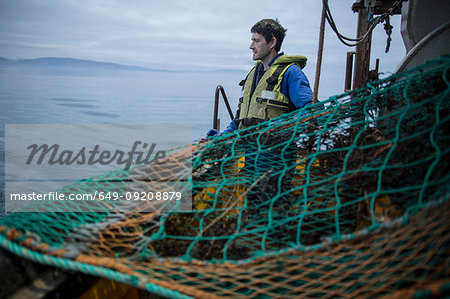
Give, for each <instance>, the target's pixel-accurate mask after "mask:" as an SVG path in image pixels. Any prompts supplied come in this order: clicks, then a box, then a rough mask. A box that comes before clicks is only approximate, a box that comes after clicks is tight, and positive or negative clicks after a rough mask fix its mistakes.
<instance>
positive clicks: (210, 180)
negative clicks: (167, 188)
mask: <svg viewBox="0 0 450 299" xmlns="http://www.w3.org/2000/svg"><path fill="white" fill-rule="evenodd" d="M449 64H450V57H448V56H444V57H441V58H439V59H436V60H432V61H429V62H427V63H426V64H424V65H422V66H420V67H417V68H414V69H412V70H409V71H407V72H403V73H400V74H395V75H393V76H391V77H389V78H386V79H383V80H380V81H377V82H372V83H370V84H367V85H366V86H365V87H364V88H361V89H358V90H353V91H350V92H348V93H345V94H342V95H338V96H334V97H331V98H329V99H328V100H326V101H323V102H321V103H320V104H316V105H313V106H310V107H306V108H304V109H301V110H297V111H295V112H292V113H290V114H284V115H282V116H281V117H279V118H277V119H275V120H272V121H268V122H264V123H261V124H259V125H257V126H253V127H249V128H246V129H242V130H237V131H234V132H232V133H229V134H225V135H222V136H218V137H213V138H210V139H209V140H207V141H202V142H198V143H194V144H192V145H188V146H185V147H182V148H177V149H172V150H170V151H168V152H167V153H168V156H169V157H172V160H173V161H175V162H176V161H178V162H179V163H183V164H186V161H185V160H184V159H180V157H184V156H185V155H186V153H189V155H191V154H192V159H190V161H189V167H192V207H193V209H192V212H177V211H169V212H162V211H153V212H146V206H145V205H141V204H140V203H139V202H134V203H133V204H132V205H130V204H125V203H124V202H121V201H117V202H108V203H106V202H105V201H98V203H96V204H98V205H103V206H104V205H106V206H107V207H108V209H107V210H105V211H102V212H66V213H54V212H42V206H39V211H40V212H27V213H13V214H9V215H7V216H6V217H4V218H3V219H0V232H1V233H0V238H1V240H0V241H1V242H0V244H1V246H2V247H4V248H6V249H8V250H10V251H13V252H15V253H16V254H19V255H21V256H23V257H27V258H30V259H34V260H37V261H40V262H43V263H47V264H51V265H56V266H58V267H62V268H67V269H72V270H77V271H82V272H86V273H90V274H96V275H98V276H104V277H107V278H110V279H115V280H119V281H125V282H127V283H129V284H132V285H135V286H139V287H140V288H144V289H147V290H149V291H152V292H155V293H158V294H161V295H167V296H171V297H174V296H175V297H183V296H185V295H187V296H194V297H208V298H210V297H214V296H231V297H238V296H247V297H255V298H256V297H257V298H269V297H276V296H286V297H291V296H301V297H318V296H321V297H336V296H383V295H392V294H396V295H403V294H409V295H413V294H416V295H417V294H422V295H423V294H428V295H430V294H431V295H436V294H440V293H445V292H448V291H449V282H450V280H449V269H450V267H449V266H450V265H449V262H450V260H449V251H450V249H449V241H450V230H449V221H448V219H449V216H450V215H449V203H448V199H449V188H450V176H449V171H448V170H449V149H450V147H449V141H450V140H449V132H450V122H449V120H450V116H449V106H450V104H449V100H448V99H449V85H450V84H449V80H448V74H449ZM181 166H183V167H185V166H186V165H181ZM181 166H180V167H181ZM146 167H147V168H146ZM169 177H171V176H170V174H167V173H162V172H158V171H157V169H149V168H148V166H146V165H137V166H135V167H134V168H131V169H130V170H128V171H124V170H120V171H116V172H110V173H106V174H104V175H101V176H96V177H92V178H90V179H86V180H83V181H79V182H75V183H73V184H72V185H70V186H66V187H64V188H63V189H64V190H66V191H67V190H76V191H77V192H86V193H93V192H94V191H105V192H111V191H114V192H118V193H120V194H124V193H125V192H129V190H134V189H133V188H131V187H130V186H131V185H132V184H133V183H135V182H136V181H139V182H140V183H141V184H140V186H143V185H142V182H145V184H144V186H145V185H146V184H147V185H149V184H150V183H151V182H152V181H158V182H161V181H164V180H167V181H168V184H173V183H174V182H173V178H172V179H171V180H169V179H168V178H169ZM180 180H181V178H180ZM144 189H145V188H144ZM66 204H67V205H70V204H72V205H75V204H76V203H73V202H67V203H66ZM146 205H148V203H146ZM36 209H38V207H37V206H36Z"/></svg>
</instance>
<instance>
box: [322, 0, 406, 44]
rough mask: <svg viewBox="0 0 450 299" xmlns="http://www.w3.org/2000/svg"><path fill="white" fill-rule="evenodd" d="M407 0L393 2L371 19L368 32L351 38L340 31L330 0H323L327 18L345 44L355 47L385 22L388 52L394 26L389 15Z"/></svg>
mask: <svg viewBox="0 0 450 299" xmlns="http://www.w3.org/2000/svg"><path fill="white" fill-rule="evenodd" d="M406 1H408V0H397V1H396V2H395V3H394V4H393V6H392V7H391V8H390V9H388V11H387V12H385V13H383V14H381V15H379V16H377V17H375V18H373V19H371V20H370V21H369V23H371V24H370V27H369V29H367V32H366V33H364V34H363V35H362V36H360V37H358V38H349V37H346V36H344V35H342V34H341V33H340V32H339V30H338V29H337V26H336V23H335V22H334V19H333V17H332V15H331V11H330V7H329V6H328V0H322V3H323V7H324V8H325V11H326V19H327V21H328V23H329V24H330V27H331V29H333V31H334V32H335V33H336V36H337V37H338V39H339V40H340V41H341V42H342V43H343V44H344V45H346V46H349V47H354V46H357V45H359V44H361V43H362V42H363V41H364V40H365V39H366V38H367V37H368V36H369V35H370V34H371V33H372V31H373V29H374V28H375V27H376V26H377V25H378V24H380V23H385V26H384V29H385V31H386V34H387V35H388V38H387V45H386V50H385V52H386V53H387V52H388V51H389V48H390V43H391V40H392V38H391V34H392V28H393V27H392V26H391V25H390V23H389V17H390V16H392V15H394V12H395V11H396V10H397V9H400V8H401V7H402V3H403V2H406ZM347 41H350V42H355V43H348V42H347Z"/></svg>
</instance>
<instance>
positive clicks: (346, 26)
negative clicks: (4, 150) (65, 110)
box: [0, 0, 404, 90]
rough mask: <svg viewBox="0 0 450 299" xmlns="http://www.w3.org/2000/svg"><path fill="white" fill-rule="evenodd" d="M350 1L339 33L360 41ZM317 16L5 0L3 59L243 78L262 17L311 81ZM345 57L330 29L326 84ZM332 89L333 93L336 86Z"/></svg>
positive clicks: (293, 11) (311, 9)
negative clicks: (283, 31) (231, 72)
mask: <svg viewBox="0 0 450 299" xmlns="http://www.w3.org/2000/svg"><path fill="white" fill-rule="evenodd" d="M353 2H354V1H350V0H347V1H345V4H344V5H342V4H343V3H341V2H339V3H334V2H330V6H331V9H332V12H333V16H334V17H335V21H336V23H337V25H338V27H339V30H340V31H341V32H342V33H343V34H345V35H349V36H354V35H355V34H356V20H357V15H356V14H354V13H352V12H351V4H352V3H353ZM320 15H321V2H320V1H317V0H308V1H295V2H294V1H291V0H280V1H278V2H276V3H275V2H273V1H268V0H259V1H256V0H249V1H241V0H228V1H224V0H219V1H208V0H191V1H182V0H174V1H172V0H171V1H142V0H141V1H139V0H130V1H119V0H21V1H2V2H1V4H0V45H1V47H0V56H3V57H6V58H36V57H42V56H57V57H76V58H81V59H93V60H100V61H110V62H115V63H122V64H132V65H140V66H146V67H158V68H160V67H166V68H168V69H197V70H201V69H240V70H242V71H243V72H245V71H247V70H248V68H249V67H250V66H251V65H252V64H253V61H252V60H251V55H250V51H249V49H248V46H249V43H250V32H249V30H250V28H251V26H252V25H253V24H254V23H256V22H257V21H258V20H260V19H262V18H278V19H279V20H280V22H281V24H282V25H283V26H284V27H285V28H287V29H288V31H287V37H286V39H285V42H284V45H283V50H284V51H285V52H286V53H287V54H302V55H306V56H308V58H309V63H308V66H307V68H306V69H305V72H306V74H307V75H308V77H309V78H310V80H312V79H313V78H314V77H313V76H314V73H315V64H316V56H317V40H318V34H319V25H320ZM396 18H397V20H399V17H398V16H397V17H396ZM392 23H393V24H394V30H399V21H395V20H393V21H392ZM378 29H380V30H378ZM399 36H400V35H399V33H397V34H396V35H395V34H394V35H393V38H394V41H393V44H392V50H391V54H390V56H382V57H383V59H385V60H387V61H388V65H389V67H391V69H393V68H394V67H395V64H396V63H397V62H398V61H399V60H400V59H401V56H403V55H404V50H403V48H402V44H401V41H399ZM384 43H385V36H383V32H382V28H377V32H376V33H374V45H375V48H376V49H377V51H379V50H380V47H383V49H384V45H382V46H380V45H381V44H384ZM348 50H351V49H349V48H347V47H345V46H343V45H342V44H340V43H339V41H337V38H336V36H335V35H334V33H333V32H331V30H330V27H329V26H328V25H327V27H326V41H325V49H324V64H327V66H324V70H323V76H324V78H325V80H327V78H328V79H330V78H333V79H334V77H335V76H336V74H339V76H340V77H343V72H344V65H345V52H346V51H348ZM381 50H382V49H381ZM392 53H393V55H392ZM377 55H378V54H377ZM383 64H384V63H383V62H382V65H383ZM328 72H333V74H331V75H330V74H329V73H328ZM327 76H328V77H327ZM312 83H313V82H311V84H312ZM339 84H340V83H339ZM342 84H343V83H342ZM327 88H333V89H335V90H336V89H337V88H338V87H337V83H334V86H330V87H328V86H327ZM339 88H341V87H339Z"/></svg>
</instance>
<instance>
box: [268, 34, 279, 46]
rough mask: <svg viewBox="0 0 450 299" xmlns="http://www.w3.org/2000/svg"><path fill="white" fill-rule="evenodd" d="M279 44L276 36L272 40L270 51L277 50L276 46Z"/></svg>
mask: <svg viewBox="0 0 450 299" xmlns="http://www.w3.org/2000/svg"><path fill="white" fill-rule="evenodd" d="M276 44H277V38H276V37H275V36H273V37H272V40H271V41H270V43H269V47H270V49H275V45H276Z"/></svg>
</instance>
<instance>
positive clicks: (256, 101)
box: [207, 19, 312, 136]
mask: <svg viewBox="0 0 450 299" xmlns="http://www.w3.org/2000/svg"><path fill="white" fill-rule="evenodd" d="M251 33H252V42H251V44H250V50H252V51H253V60H255V61H256V63H255V66H254V67H253V68H252V69H251V70H250V72H249V73H248V75H247V77H246V78H245V80H243V81H241V83H240V85H241V86H242V97H241V98H240V99H239V109H238V111H237V113H236V118H235V119H234V120H233V121H232V122H231V123H230V125H229V126H228V127H227V129H226V130H225V131H224V132H222V133H220V132H219V131H217V130H210V131H209V132H208V134H207V135H208V136H213V135H221V134H223V133H227V132H230V131H234V130H236V129H238V128H239V129H242V128H245V127H249V126H253V125H256V124H258V123H260V122H264V121H267V120H270V119H273V118H276V117H278V116H280V115H281V114H283V113H288V112H291V111H294V110H296V109H299V108H303V107H305V106H307V105H311V103H312V91H311V87H310V86H309V82H308V79H307V78H306V76H305V74H304V73H303V71H302V68H303V67H305V65H306V57H304V56H287V55H284V53H283V52H281V53H279V51H280V49H281V44H282V43H283V40H284V37H285V35H286V29H284V28H283V27H282V26H281V24H280V23H279V22H278V21H276V20H273V19H263V20H261V21H259V22H258V23H256V24H255V25H254V26H253V27H252V28H251ZM280 79H281V80H280ZM280 82H281V84H280Z"/></svg>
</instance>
